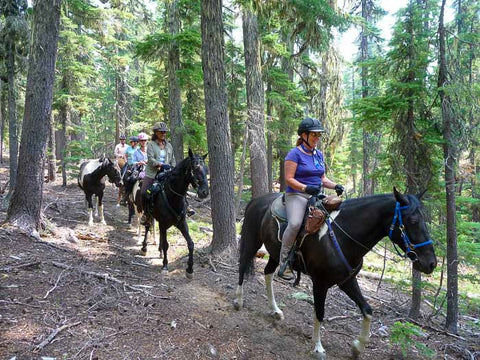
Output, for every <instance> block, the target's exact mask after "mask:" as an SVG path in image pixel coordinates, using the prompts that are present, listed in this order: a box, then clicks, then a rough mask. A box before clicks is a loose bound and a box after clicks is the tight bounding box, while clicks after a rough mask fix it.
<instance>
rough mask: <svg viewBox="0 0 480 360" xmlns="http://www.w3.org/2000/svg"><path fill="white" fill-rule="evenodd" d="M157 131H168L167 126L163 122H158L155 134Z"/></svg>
mask: <svg viewBox="0 0 480 360" xmlns="http://www.w3.org/2000/svg"><path fill="white" fill-rule="evenodd" d="M155 131H168V128H167V124H165V123H164V122H163V121H161V122H157V123H156V124H155V125H153V132H155Z"/></svg>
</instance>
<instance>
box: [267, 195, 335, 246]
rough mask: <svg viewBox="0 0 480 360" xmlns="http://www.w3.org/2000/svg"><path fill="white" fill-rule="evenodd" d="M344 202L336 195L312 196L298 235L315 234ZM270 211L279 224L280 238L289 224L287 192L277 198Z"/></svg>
mask: <svg viewBox="0 0 480 360" xmlns="http://www.w3.org/2000/svg"><path fill="white" fill-rule="evenodd" d="M341 204H342V199H341V198H340V197H338V196H335V195H330V196H323V197H318V198H317V197H311V198H310V199H309V200H308V205H307V209H306V212H305V216H304V218H303V224H302V227H301V228H300V231H299V236H298V237H304V235H305V233H306V234H307V235H308V234H315V233H317V232H318V231H319V230H320V228H321V226H322V225H323V223H324V221H325V219H326V217H327V216H328V214H330V213H331V212H332V211H335V210H337V209H338V208H339V207H340V205H341ZM270 212H271V214H272V216H273V218H274V219H276V220H277V222H278V225H279V234H278V238H279V240H280V239H281V238H282V237H283V233H284V232H285V229H286V228H287V225H288V219H287V209H286V207H285V194H283V195H282V196H280V197H278V198H276V199H275V200H274V201H273V203H272V205H271V206H270Z"/></svg>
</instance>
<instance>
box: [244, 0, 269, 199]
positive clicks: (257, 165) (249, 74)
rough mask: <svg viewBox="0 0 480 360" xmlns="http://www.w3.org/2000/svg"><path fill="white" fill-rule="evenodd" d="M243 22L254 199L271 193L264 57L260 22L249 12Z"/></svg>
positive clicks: (245, 12) (246, 10) (246, 12)
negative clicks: (263, 73) (268, 172)
mask: <svg viewBox="0 0 480 360" xmlns="http://www.w3.org/2000/svg"><path fill="white" fill-rule="evenodd" d="M242 15H243V16H242V19H243V44H244V45H243V47H244V49H245V50H244V51H245V72H246V85H247V86H246V88H247V114H248V120H247V128H248V147H249V150H250V151H249V153H250V177H251V181H252V198H256V197H258V196H260V195H264V194H266V193H268V175H267V154H266V152H267V151H266V148H265V100H264V97H263V96H264V95H263V93H264V91H263V80H262V70H261V57H260V38H259V29H258V20H257V17H256V15H255V14H253V13H252V11H251V10H250V9H247V8H245V9H244V10H243V14H242Z"/></svg>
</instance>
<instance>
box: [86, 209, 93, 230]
mask: <svg viewBox="0 0 480 360" xmlns="http://www.w3.org/2000/svg"><path fill="white" fill-rule="evenodd" d="M87 212H88V225H89V226H92V225H93V209H90V208H88V209H87Z"/></svg>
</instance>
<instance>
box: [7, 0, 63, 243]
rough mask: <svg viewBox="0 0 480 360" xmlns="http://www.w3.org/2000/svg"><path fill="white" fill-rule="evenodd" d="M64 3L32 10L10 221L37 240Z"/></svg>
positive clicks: (52, 0)
mask: <svg viewBox="0 0 480 360" xmlns="http://www.w3.org/2000/svg"><path fill="white" fill-rule="evenodd" d="M60 7H61V0H37V1H36V2H35V3H34V9H33V14H34V15H33V24H32V36H31V38H32V42H31V44H32V46H31V50H30V56H29V64H28V76H27V90H26V94H25V113H24V119H23V131H22V141H21V145H20V159H21V161H20V163H19V166H18V179H17V180H18V182H17V185H18V186H16V187H15V189H14V191H13V194H12V198H11V200H10V205H9V207H8V212H7V221H9V222H11V223H13V224H15V225H17V226H19V227H20V228H22V229H24V230H27V231H29V232H31V233H32V234H34V235H37V236H38V233H37V231H38V229H39V227H40V216H41V209H42V199H43V194H42V190H43V166H44V161H45V152H46V146H47V139H48V133H49V123H50V115H51V111H52V99H53V86H54V79H55V60H56V55H57V42H58V31H59V23H60Z"/></svg>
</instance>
